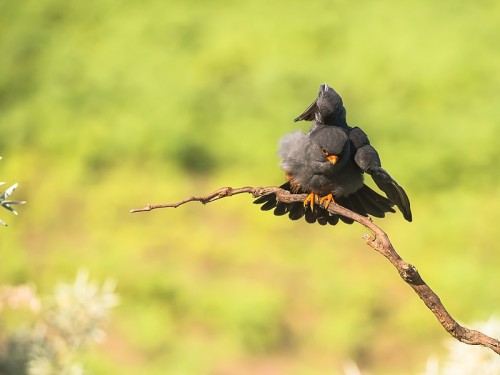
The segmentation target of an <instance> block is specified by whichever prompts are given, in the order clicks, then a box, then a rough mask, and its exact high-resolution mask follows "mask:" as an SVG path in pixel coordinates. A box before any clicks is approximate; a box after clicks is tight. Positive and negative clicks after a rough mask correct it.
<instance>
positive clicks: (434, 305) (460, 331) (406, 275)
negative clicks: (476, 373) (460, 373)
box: [130, 186, 500, 355]
mask: <svg viewBox="0 0 500 375" xmlns="http://www.w3.org/2000/svg"><path fill="white" fill-rule="evenodd" d="M242 193H249V194H252V195H253V197H254V198H257V197H260V196H262V195H266V194H270V193H274V194H276V198H277V200H279V201H281V202H283V203H292V202H303V201H304V200H305V199H306V197H307V195H306V194H291V193H290V192H289V191H287V190H283V189H281V188H279V187H275V186H267V187H251V186H246V187H242V188H236V189H233V188H231V187H223V188H220V189H218V190H216V191H214V192H213V193H211V194H208V195H205V196H200V197H195V196H192V197H189V198H186V199H184V200H181V201H179V202H175V203H168V204H158V205H150V204H147V205H146V206H145V207H143V208H138V209H133V210H131V211H130V212H131V213H135V212H144V211H151V210H155V209H158V208H168V207H173V208H176V207H179V206H181V205H183V204H186V203H189V202H201V203H203V204H207V203H210V202H213V201H216V200H219V199H222V198H225V197H230V196H233V195H237V194H242ZM328 211H329V212H330V213H332V214H337V215H342V216H345V217H347V218H350V219H352V220H354V221H357V222H358V223H359V224H361V225H363V226H364V227H366V228H367V229H369V230H370V231H371V232H372V236H369V235H365V236H364V238H365V239H366V240H367V244H368V245H369V246H370V247H371V248H373V249H374V250H376V251H377V252H379V253H380V254H382V255H383V256H384V257H386V258H387V259H388V260H389V262H391V264H392V265H393V266H394V267H395V268H396V269H397V271H398V272H399V275H400V276H401V278H402V279H403V280H404V281H405V282H406V283H407V284H408V285H410V286H411V287H412V288H413V290H414V291H415V293H417V295H418V296H419V297H420V298H421V299H422V301H424V303H425V305H426V306H427V308H428V309H429V310H431V311H432V313H433V314H434V315H435V316H436V318H437V319H438V321H439V323H441V325H442V326H443V328H444V329H445V330H446V331H447V332H448V333H449V334H450V335H452V336H453V337H455V338H456V339H457V340H459V341H461V342H463V343H465V344H469V345H482V346H484V347H486V348H490V349H491V350H493V351H494V352H495V353H497V354H499V355H500V342H499V341H498V340H496V339H494V338H492V337H489V336H487V335H485V334H484V333H482V332H479V331H475V330H472V329H469V328H466V327H463V326H461V325H460V324H458V323H457V321H456V320H455V319H453V317H452V316H451V315H450V313H449V312H448V311H447V310H446V308H445V307H444V306H443V304H442V302H441V300H440V299H439V297H438V296H437V294H436V293H434V292H433V290H432V289H431V288H430V287H429V286H428V285H427V284H426V283H425V282H424V280H422V277H421V276H420V274H419V273H418V271H417V269H416V268H415V266H413V265H411V264H410V263H408V262H406V261H404V260H403V259H402V258H401V257H400V256H399V254H398V253H397V252H396V250H394V247H393V246H392V244H391V242H390V240H389V237H388V236H387V234H386V233H385V232H384V231H383V230H382V229H380V228H379V227H378V226H376V225H375V224H374V223H373V222H372V220H371V219H370V218H369V217H365V216H361V215H359V214H357V213H355V212H352V211H350V210H348V209H347V208H344V207H342V206H339V205H338V204H336V203H333V202H332V203H331V204H330V206H329V207H328Z"/></svg>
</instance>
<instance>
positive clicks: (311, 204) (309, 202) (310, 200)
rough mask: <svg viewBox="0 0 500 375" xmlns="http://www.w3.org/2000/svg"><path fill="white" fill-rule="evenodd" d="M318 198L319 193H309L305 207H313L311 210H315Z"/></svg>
mask: <svg viewBox="0 0 500 375" xmlns="http://www.w3.org/2000/svg"><path fill="white" fill-rule="evenodd" d="M317 199H318V194H314V193H309V195H308V196H307V198H306V199H305V200H304V207H307V206H309V207H311V211H314V203H316V201H317Z"/></svg>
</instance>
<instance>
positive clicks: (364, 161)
mask: <svg viewBox="0 0 500 375" xmlns="http://www.w3.org/2000/svg"><path fill="white" fill-rule="evenodd" d="M349 138H350V140H351V142H352V144H354V146H355V154H354V161H355V162H356V164H357V165H358V166H359V167H360V168H361V170H362V171H363V172H365V173H368V174H369V175H370V176H372V178H373V181H375V184H377V186H378V187H379V189H380V190H382V191H383V192H384V193H385V195H386V196H387V198H389V199H390V200H391V201H392V202H394V203H395V204H396V206H398V208H399V210H400V211H401V213H402V214H403V217H404V218H405V219H406V220H408V221H412V214H411V209H410V200H409V199H408V195H406V192H405V191H404V189H403V188H402V187H401V186H399V185H398V183H397V182H396V181H394V179H393V178H392V177H391V176H390V175H389V173H387V171H386V170H385V169H383V168H382V165H381V163H380V158H379V156H378V152H377V150H375V149H374V148H373V146H371V145H370V141H369V140H368V137H367V136H366V134H365V133H364V132H363V131H362V130H361V129H359V128H353V129H352V131H351V133H350V135H349Z"/></svg>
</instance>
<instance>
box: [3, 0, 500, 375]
mask: <svg viewBox="0 0 500 375" xmlns="http://www.w3.org/2000/svg"><path fill="white" fill-rule="evenodd" d="M499 35H500V3H499V2H498V1H493V0H491V1H487V0H484V1H475V2H456V1H452V0H444V1H430V0H425V1H399V2H396V1H390V0H383V1H376V2H373V1H358V2H352V1H342V0H337V1H323V0H309V1H307V2H303V1H291V0H287V1H282V0H277V1H247V2H235V1H227V0H226V1H224V0H219V1H215V0H213V1H204V2H200V1H192V0H191V1H190V0H188V1H178V0H177V1H176V0H171V1H164V2H162V1H128V2H121V1H114V0H107V1H85V2H83V1H80V2H76V1H58V0H52V1H50V0H24V1H22V2H15V1H8V0H3V1H0V152H1V155H2V156H3V157H4V158H3V160H2V161H1V162H0V177H1V180H2V181H8V182H10V183H13V182H19V184H20V187H19V189H18V190H17V191H16V193H15V198H18V199H25V200H27V201H28V204H27V205H25V206H23V207H20V208H19V212H20V215H19V216H18V217H14V216H12V215H9V214H8V213H7V211H5V212H3V213H2V215H3V216H2V219H4V220H5V221H7V222H8V223H9V224H10V226H9V228H4V229H1V232H2V233H1V234H0V249H1V253H2V261H1V264H0V280H1V282H2V283H10V284H15V283H24V282H28V281H29V282H33V283H35V284H36V285H38V288H39V290H41V291H44V290H49V289H50V288H51V287H52V285H53V284H54V283H56V282H59V281H61V280H68V279H69V280H71V279H72V278H73V277H74V274H75V272H76V270H77V269H78V268H80V267H85V268H86V269H88V270H89V272H90V274H91V276H92V277H97V278H101V279H102V278H105V277H108V276H111V277H113V278H114V279H115V280H116V281H117V283H118V293H119V294H120V296H121V299H122V303H121V305H120V306H119V307H118V308H116V310H115V311H114V313H113V317H112V321H111V323H110V325H109V327H108V337H107V339H106V341H105V342H104V343H103V344H102V345H101V346H99V347H96V348H94V349H92V350H90V351H88V352H87V353H86V354H85V355H84V362H85V363H86V366H87V369H88V370H89V371H90V372H91V373H94V374H124V375H127V374H137V373H143V374H152V375H154V374H173V375H174V374H214V375H215V374H217V375H226V374H236V375H238V374H241V375H245V374H304V375H306V374H307V375H309V374H311V375H312V374H327V373H328V374H340V373H342V368H343V366H344V365H345V363H348V362H349V361H354V362H355V363H357V365H358V366H359V367H360V368H361V369H362V370H363V371H367V372H370V373H371V374H401V373H417V372H418V371H421V370H423V368H424V364H425V359H426V358H427V357H428V356H429V355H430V354H431V353H436V352H437V353H439V351H440V350H441V345H440V343H441V341H442V339H444V338H445V337H446V335H447V334H446V333H445V331H444V330H443V329H442V328H441V327H440V326H439V324H438V322H437V321H436V319H435V318H434V317H433V316H432V314H431V313H430V312H429V311H428V310H427V309H426V308H425V307H424V305H423V304H422V302H421V301H420V300H419V298H418V297H417V296H416V295H415V294H414V293H413V292H412V291H411V289H410V288H409V287H408V286H406V285H404V283H403V282H402V281H401V280H400V279H399V276H398V275H397V273H396V272H395V270H394V269H393V268H392V267H391V266H390V265H389V263H388V262H387V261H386V260H385V259H383V258H382V257H381V256H380V255H379V254H377V253H375V252H373V251H372V250H371V249H370V248H369V247H367V246H366V245H365V244H364V243H363V240H362V239H361V236H362V235H363V234H364V233H366V230H364V229H363V228H361V227H360V226H359V225H338V226H336V227H321V226H319V225H316V226H314V225H309V224H306V223H305V222H303V221H302V222H290V221H289V220H288V219H286V218H283V217H282V218H276V217H274V216H273V215H272V214H271V213H269V212H261V211H260V210H259V209H258V207H256V206H254V205H252V200H251V198H250V197H249V196H238V197H233V198H230V199H226V200H222V201H218V202H215V203H213V204H210V205H208V206H202V205H199V204H196V203H193V204H191V205H187V206H183V207H182V208H178V209H176V210H173V209H171V210H158V211H154V212H149V213H142V214H130V213H129V210H130V209H132V208H138V207H141V206H143V205H144V204H145V203H165V202H172V201H176V200H180V199H182V198H184V197H186V196H189V195H193V194H204V193H208V192H211V191H213V190H215V189H217V188H219V187H221V186H228V185H229V186H233V187H237V186H246V185H253V186H263V185H275V184H279V183H281V182H282V181H283V175H282V172H281V171H280V169H279V160H278V159H277V156H276V148H277V142H278V140H279V138H280V137H281V136H282V135H283V134H286V133H290V132H292V131H295V130H297V129H302V130H306V129H307V128H308V124H307V123H298V124H294V123H293V122H292V119H293V118H294V117H296V116H297V115H298V114H300V113H301V112H302V110H304V109H305V108H306V107H307V106H308V105H309V104H310V103H311V102H312V100H313V99H314V98H315V96H316V94H317V89H318V86H319V85H320V84H321V83H324V82H328V83H329V84H330V85H331V86H333V87H334V88H335V89H336V90H337V91H338V92H339V93H340V94H341V95H342V96H343V98H344V103H345V105H346V107H347V111H348V122H349V123H350V124H351V125H359V126H361V127H362V128H363V129H364V130H365V131H366V132H367V133H368V134H369V136H370V139H371V141H372V144H374V145H375V146H376V147H377V149H378V150H379V152H380V154H381V157H382V161H383V165H384V167H385V168H386V169H387V170H388V171H389V172H390V173H391V174H392V176H393V177H395V178H396V179H397V181H398V182H399V183H400V184H401V185H402V186H404V188H405V189H406V191H407V192H408V194H409V196H410V198H411V201H412V209H413V214H414V222H413V223H407V222H405V221H404V220H403V218H402V216H401V215H400V214H399V213H398V214H394V215H390V216H389V217H387V218H386V219H384V220H380V219H376V223H377V224H380V225H381V226H382V227H383V228H384V230H386V231H387V232H388V234H389V236H390V237H391V240H392V242H393V244H394V246H395V247H396V249H397V250H398V251H399V253H400V254H401V255H402V256H403V258H405V259H406V260H408V261H410V262H411V263H413V264H415V265H416V266H417V267H418V269H419V271H420V273H421V274H422V276H423V278H424V279H425V280H426V281H427V282H428V283H429V284H430V286H431V287H432V288H434V289H435V291H436V292H437V293H438V294H439V295H440V297H441V299H442V301H443V302H444V303H445V305H446V306H447V308H448V309H449V311H450V312H451V313H452V314H453V315H454V316H455V317H457V318H458V319H459V320H460V321H461V322H469V321H472V320H487V319H488V318H489V317H490V316H492V315H493V314H495V313H496V314H498V313H499V308H500V304H499V301H500V292H499V288H498V286H499V285H500V273H499V272H498V269H499V268H500V246H499V244H498V222H499V218H500V216H499V215H500V214H499V209H500V192H499V182H500V181H499V177H500V168H499V167H498V163H499V160H500V151H499V150H500V148H499V143H498V142H499V141H498V140H499V139H500V105H499V103H500V101H499V98H500V49H499V48H498V36H499Z"/></svg>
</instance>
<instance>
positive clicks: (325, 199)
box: [319, 194, 333, 209]
mask: <svg viewBox="0 0 500 375" xmlns="http://www.w3.org/2000/svg"><path fill="white" fill-rule="evenodd" d="M332 202H333V195H332V194H328V195H325V196H324V197H323V198H321V199H320V200H319V204H320V205H321V206H323V207H324V208H325V209H328V206H329V205H330V203H332ZM323 203H324V204H323Z"/></svg>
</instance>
